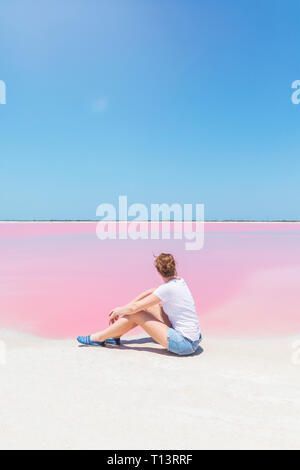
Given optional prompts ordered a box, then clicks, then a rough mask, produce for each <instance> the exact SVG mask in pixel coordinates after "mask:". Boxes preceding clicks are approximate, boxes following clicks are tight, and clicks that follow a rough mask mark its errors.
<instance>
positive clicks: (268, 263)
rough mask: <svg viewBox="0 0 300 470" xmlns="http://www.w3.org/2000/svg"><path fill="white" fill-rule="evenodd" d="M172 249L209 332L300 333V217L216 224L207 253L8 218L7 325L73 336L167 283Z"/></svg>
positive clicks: (0, 236) (0, 289) (89, 227)
mask: <svg viewBox="0 0 300 470" xmlns="http://www.w3.org/2000/svg"><path fill="white" fill-rule="evenodd" d="M161 251H167V252H172V253H173V254H174V255H175V257H176V259H177V261H178V263H179V271H180V274H181V275H182V276H183V277H184V278H185V279H186V280H187V282H188V283H189V285H190V287H191V289H192V291H193V294H194V297H195V300H196V305H197V310H198V313H199V318H200V324H201V328H202V330H203V333H204V334H205V335H207V336H223V337H233V336H234V337H257V338H259V337H267V336H268V337H269V336H271V337H278V336H286V335H291V334H296V333H300V294H299V292H300V289H299V287H300V224H299V223H225V222H224V223H206V224H205V243H204V248H203V249H202V250H200V251H186V250H185V241H184V240H135V241H133V240H106V241H100V240H98V239H97V237H96V223H94V222H88V223H66V222H61V223H1V224H0V263H1V264H0V327H1V328H11V329H20V330H23V331H28V332H31V333H34V334H38V335H43V336H49V337H58V338H62V337H71V336H76V335H77V334H80V333H82V334H85V333H89V332H90V331H93V330H95V329H100V328H102V327H104V326H106V325H107V314H108V312H109V311H110V309H111V308H112V307H115V306H118V305H121V304H123V303H125V302H126V301H128V300H129V299H130V298H132V297H134V296H135V295H137V294H138V293H139V292H140V291H142V290H145V289H147V288H149V287H152V286H155V285H157V284H159V282H160V278H159V277H158V275H157V274H156V272H155V270H154V269H153V253H155V254H158V253H159V252H161Z"/></svg>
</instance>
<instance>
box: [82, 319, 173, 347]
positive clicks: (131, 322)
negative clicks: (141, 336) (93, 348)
mask: <svg viewBox="0 0 300 470" xmlns="http://www.w3.org/2000/svg"><path fill="white" fill-rule="evenodd" d="M137 325H139V326H141V327H142V328H143V329H144V330H145V331H146V333H148V334H149V335H150V336H151V337H152V338H153V339H155V341H157V342H158V343H159V344H161V345H162V346H164V347H165V348H167V347H168V338H167V332H168V326H169V325H167V324H166V323H164V322H163V321H161V320H158V319H157V318H155V316H154V315H153V314H152V313H150V312H145V311H141V312H138V313H135V314H133V315H124V316H123V317H122V318H119V320H117V321H116V322H115V323H114V324H113V325H111V326H109V327H108V328H106V330H103V331H99V333H95V334H93V335H91V340H92V341H105V340H106V339H107V338H115V337H120V336H122V335H124V334H125V333H127V332H128V331H130V330H132V329H133V328H135V327H136V326H137Z"/></svg>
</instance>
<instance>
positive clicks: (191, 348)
mask: <svg viewBox="0 0 300 470" xmlns="http://www.w3.org/2000/svg"><path fill="white" fill-rule="evenodd" d="M201 339H202V336H201V334H200V338H199V339H196V341H192V340H191V339H189V338H186V337H185V336H183V335H182V334H181V333H179V331H176V330H174V328H168V351H170V352H172V353H175V354H178V355H179V356H188V355H189V354H193V353H194V352H195V351H196V350H197V349H198V347H199V344H200V341H201Z"/></svg>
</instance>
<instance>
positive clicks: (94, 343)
mask: <svg viewBox="0 0 300 470" xmlns="http://www.w3.org/2000/svg"><path fill="white" fill-rule="evenodd" d="M77 341H78V343H81V344H84V345H86V346H105V341H92V340H91V336H78V338H77Z"/></svg>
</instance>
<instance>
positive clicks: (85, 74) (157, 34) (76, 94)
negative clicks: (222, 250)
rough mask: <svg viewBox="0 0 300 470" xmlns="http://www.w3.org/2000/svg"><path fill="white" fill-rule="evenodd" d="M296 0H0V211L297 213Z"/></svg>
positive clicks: (88, 215)
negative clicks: (181, 208)
mask: <svg viewBox="0 0 300 470" xmlns="http://www.w3.org/2000/svg"><path fill="white" fill-rule="evenodd" d="M299 13H300V4H299V2H298V1H296V0H292V1H291V0H287V1H282V0H280V1H276V0H252V1H246V0H234V1H233V0H205V1H203V0H134V1H133V0H106V1H101V0H39V1H36V0H14V1H8V0H3V1H1V6H0V80H3V81H5V83H6V86H7V97H6V99H7V104H6V105H0V202H1V204H0V219H53V218H54V219H95V218H96V208H97V206H98V204H100V203H102V202H110V203H112V204H117V199H118V196H119V195H127V196H128V202H129V203H133V202H139V203H144V204H146V205H150V204H151V203H163V202H165V203H173V202H179V203H182V204H183V203H193V204H195V203H197V202H198V203H204V204H205V210H206V214H205V216H206V218H208V219H250V220H252V219H253V220H255V219H265V220H270V219H299V214H300V211H299V207H300V191H299V187H300V158H299V144H300V140H299V136H300V105H298V106H297V105H294V104H292V101H291V95H292V89H291V84H292V82H293V81H294V80H297V79H300V62H299V46H300V44H299V43H300V35H299Z"/></svg>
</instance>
